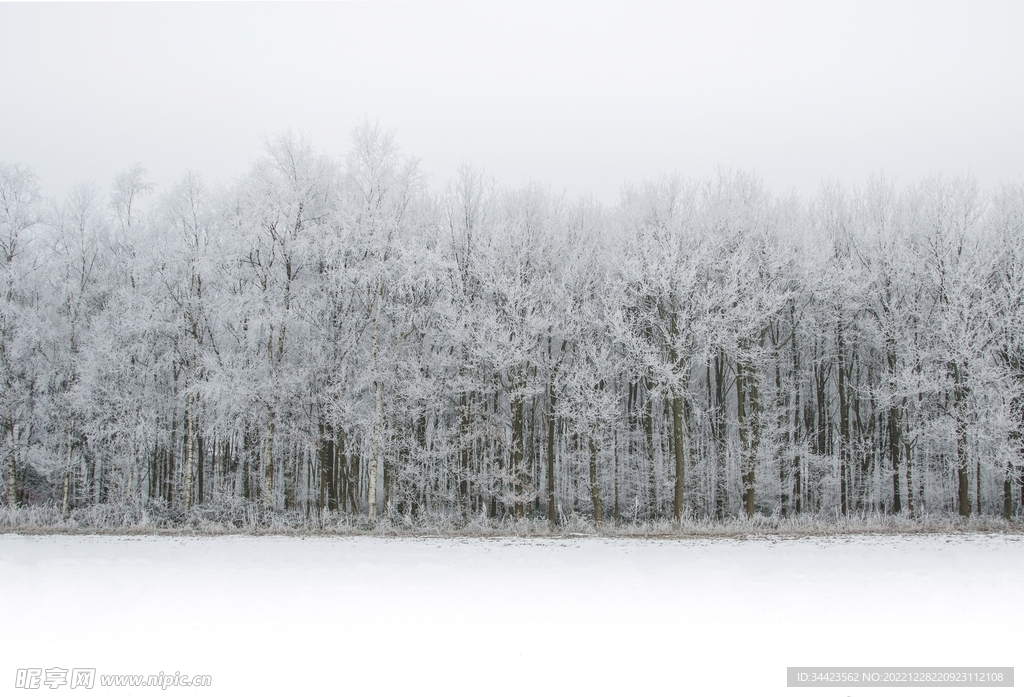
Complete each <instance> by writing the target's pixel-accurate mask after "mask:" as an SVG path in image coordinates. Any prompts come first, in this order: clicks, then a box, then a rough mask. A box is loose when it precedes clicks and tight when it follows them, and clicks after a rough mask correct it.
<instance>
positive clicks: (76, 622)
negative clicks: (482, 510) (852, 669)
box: [0, 535, 1024, 697]
mask: <svg viewBox="0 0 1024 697" xmlns="http://www.w3.org/2000/svg"><path fill="white" fill-rule="evenodd" d="M0 598H2V602H3V609H2V610H0V685H2V684H5V683H6V685H7V687H8V688H11V687H12V686H13V685H14V680H15V671H16V669H17V668H31V667H39V668H50V667H54V666H59V667H64V668H73V667H95V668H96V669H97V671H98V673H99V674H115V673H137V674H143V673H145V674H150V673H157V672H159V671H164V672H165V673H173V672H174V671H181V672H182V673H188V674H209V675H212V676H213V685H212V687H208V688H185V687H176V688H175V687H170V688H168V689H167V690H165V691H159V690H157V689H156V688H152V687H150V688H137V689H134V690H133V689H131V688H127V687H120V688H106V689H104V688H102V687H100V686H99V685H97V687H96V688H95V689H93V690H92V691H91V692H86V691H84V690H76V691H74V692H70V691H69V692H67V694H80V693H84V694H112V695H129V694H156V693H158V692H160V693H162V694H179V695H185V694H206V695H314V694H316V695H347V694H363V695H398V694H436V695H463V694H465V695H517V696H523V695H584V694H585V695H590V696H593V695H623V696H627V695H647V694H662V695H714V694H720V695H772V694H776V695H781V694H795V695H797V696H798V697H811V696H812V695H818V694H820V695H830V696H835V697H839V696H841V695H842V696H845V695H854V694H868V695H873V696H875V697H883V696H884V695H903V696H904V697H906V695H908V694H911V695H925V694H928V695H932V694H951V695H957V696H966V695H970V694H985V695H1000V694H1006V695H1009V694H1020V693H1021V692H1022V689H1021V688H1020V687H1016V688H1013V689H1005V688H1003V689H999V688H989V689H985V688H957V689H952V688H950V689H932V688H905V689H891V688H869V689H854V688H826V689H816V688H811V689H807V688H787V687H786V667H787V666H1015V667H1016V668H1017V669H1018V670H1019V669H1020V668H1022V667H1024V661H1022V660H1021V655H1022V653H1021V649H1022V647H1024V637H1022V634H1021V629H1022V626H1024V625H1022V620H1024V538H1021V537H1008V536H986V535H967V536H948V535H929V536H924V535H921V536H898V537H893V536H889V537H845V538H834V539H825V538H810V539H796V540H748V541H736V540H671V541H670V540H662V541H653V540H607V539H604V540H602V539H559V540H536V539H498V540H494V539H492V540H487V539H409V538H405V539H381V538H306V539H301V538H294V537H209V538H184V537H107V536H66V537H61V536H51V537H33V536H18V535H2V536H0ZM1020 681H1021V679H1020V678H1019V677H1018V680H1017V683H1018V685H1019V684H1020ZM908 689H909V690H910V692H909V693H908V691H907V690H908ZM66 690H69V688H68V687H63V688H59V689H58V690H49V689H47V688H46V687H45V686H44V687H43V688H42V689H41V690H39V691H38V692H36V694H39V693H45V694H61V693H63V691H66ZM33 692H35V691H33ZM3 693H4V694H7V690H4V691H3ZM11 693H13V694H31V692H30V691H28V690H14V689H11Z"/></svg>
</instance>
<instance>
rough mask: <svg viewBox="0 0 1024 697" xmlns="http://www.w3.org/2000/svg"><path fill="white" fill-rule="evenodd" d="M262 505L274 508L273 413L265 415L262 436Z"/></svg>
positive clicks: (271, 411)
mask: <svg viewBox="0 0 1024 697" xmlns="http://www.w3.org/2000/svg"><path fill="white" fill-rule="evenodd" d="M263 505H264V506H266V507H267V508H273V507H274V411H273V410H272V409H271V410H270V411H269V412H268V413H267V430H266V433H264V434H263Z"/></svg>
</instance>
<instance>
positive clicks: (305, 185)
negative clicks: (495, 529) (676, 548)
mask: <svg viewBox="0 0 1024 697" xmlns="http://www.w3.org/2000/svg"><path fill="white" fill-rule="evenodd" d="M0 285H2V287H0V293H2V299H0V372H2V380H3V397H2V403H0V421H2V428H3V434H2V443H0V452H2V457H3V478H2V479H3V497H4V501H5V503H6V505H7V506H9V507H11V508H12V509H13V508H18V507H28V506H50V507H56V508H57V509H59V511H60V512H61V514H62V515H69V514H70V513H71V512H73V511H74V510H75V509H81V508H83V507H90V506H107V507H111V508H114V509H117V510H121V509H123V510H125V511H139V510H143V509H145V510H153V511H170V512H175V511H176V512H178V513H181V514H188V513H190V512H195V511H204V510H207V511H216V510H218V509H223V508H230V507H232V506H237V505H239V504H242V503H244V504H245V505H251V506H256V507H259V508H260V510H266V511H292V512H294V513H295V514H296V515H300V514H301V515H303V516H305V517H318V516H324V515H331V514H335V515H338V516H344V515H348V516H352V517H354V518H358V519H360V520H368V521H370V522H372V521H376V520H377V519H378V518H380V517H382V516H390V517H392V518H393V517H395V516H399V517H402V518H406V519H409V518H412V519H415V518H417V517H420V516H429V515H445V516H449V517H454V518H461V519H469V518H482V517H489V518H496V519H509V518H513V519H514V518H523V517H528V516H529V517H536V518H547V519H549V520H550V521H552V522H553V523H556V524H557V523H559V522H560V521H563V520H564V519H565V517H566V516H570V515H578V516H584V517H591V518H592V519H593V521H594V522H595V523H597V524H601V523H602V522H611V521H616V522H618V521H649V520H671V519H680V518H684V517H685V518H692V519H704V520H714V519H722V518H729V517H738V516H739V517H744V516H745V517H753V516H755V515H766V516H781V517H785V516H792V515H798V514H827V515H830V516H832V515H838V516H846V515H855V514H862V513H880V514H901V515H909V516H918V515H921V514H936V515H938V514H947V515H949V514H952V515H957V514H958V515H961V516H970V515H972V514H993V515H994V514H1001V515H1004V516H1006V517H1012V516H1014V515H1016V514H1017V512H1018V511H1019V510H1020V506H1021V504H1022V497H1024V477H1022V473H1024V443H1022V434H1024V430H1022V429H1024V185H1022V184H1020V183H1016V184H1010V185H1004V186H1002V187H999V188H997V189H995V190H991V191H983V190H981V189H980V188H979V187H978V185H977V184H976V183H975V182H974V181H973V180H972V179H970V178H954V177H935V178H930V179H926V180H922V181H919V182H916V183H912V184H909V185H906V186H897V185H896V184H895V183H894V182H893V181H890V180H887V179H885V178H883V177H880V176H879V177H875V178H872V179H871V180H870V181H868V182H867V183H865V184H863V185H861V186H857V187H853V188H845V187H843V186H842V185H840V184H838V183H834V182H832V183H826V184H824V185H823V186H822V187H821V189H820V191H819V193H818V194H817V195H816V196H815V197H814V198H813V199H812V200H810V201H802V200H801V199H800V198H798V197H797V196H795V195H777V194H774V193H772V192H771V191H770V190H769V189H768V188H767V187H766V186H765V185H764V184H763V183H762V182H761V181H760V180H759V179H758V178H757V177H756V176H753V175H751V174H747V173H743V172H734V171H720V172H718V173H716V174H715V175H713V176H711V177H708V178H706V179H701V180H689V179H685V178H682V177H679V176H665V177H661V178H658V179H653V180H649V181H644V182H641V183H636V184H631V185H626V186H624V187H623V188H622V191H621V195H620V199H619V201H618V203H617V205H616V206H614V207H607V206H602V205H600V204H599V203H597V202H595V201H594V200H592V199H589V198H586V197H580V198H575V199H572V198H570V197H568V196H567V195H564V194H559V193H557V192H553V191H552V190H550V189H549V188H546V187H543V186H540V185H537V184H529V185H524V186H521V187H519V188H504V187H500V186H498V185H497V183H496V182H494V181H493V180H492V179H491V178H489V177H488V176H486V175H485V174H484V173H483V172H481V171H479V170H475V169H473V168H470V167H468V166H464V167H461V168H460V169H459V170H458V173H457V175H456V176H455V177H454V178H453V179H452V180H451V181H449V182H447V183H445V184H443V185H440V186H436V187H433V188H431V186H429V183H428V181H427V179H426V178H425V177H424V176H423V174H422V173H421V172H420V170H419V167H418V164H417V161H416V160H415V159H414V158H411V157H408V156H406V155H405V154H403V153H402V151H401V150H400V149H399V148H398V146H397V145H396V142H395V139H394V136H393V134H392V133H391V132H388V131H385V130H383V129H381V128H380V127H378V126H376V125H373V124H370V123H366V124H363V125H362V126H360V127H358V128H357V129H355V131H354V132H353V136H352V142H351V149H350V152H349V153H348V155H347V157H346V158H345V159H344V160H340V161H339V160H335V159H332V158H330V157H327V156H325V155H323V154H321V153H320V152H318V151H317V150H316V149H315V148H314V147H313V146H312V145H311V144H310V143H309V142H307V141H306V140H304V139H302V138H296V137H293V136H292V135H290V134H288V135H284V136H281V137H279V138H277V139H273V140H268V141H267V143H266V144H265V148H264V152H263V154H262V156H261V157H260V158H259V159H258V160H256V161H255V162H254V163H253V165H252V167H251V169H250V170H249V171H248V172H247V173H246V174H245V175H244V176H241V177H239V178H238V179H236V180H234V181H232V182H230V183H225V184H220V185H215V186H211V185H207V184H206V183H204V181H203V179H202V177H201V176H199V175H198V174H195V173H189V174H187V175H185V176H184V177H183V178H182V179H181V180H180V181H178V182H177V183H175V184H174V185H173V186H171V187H168V190H166V191H165V192H163V193H157V192H156V191H155V190H154V187H153V185H152V184H150V183H148V182H147V180H146V172H145V170H144V169H143V168H142V167H141V166H135V167H133V168H131V169H129V170H127V171H126V172H124V173H122V174H121V175H119V176H118V177H117V178H116V179H115V181H114V182H113V184H112V186H111V187H110V189H109V191H105V192H104V191H101V190H99V189H98V188H97V187H95V186H93V185H88V184H87V185H82V186H79V187H77V188H76V189H74V190H73V191H72V192H71V193H70V194H68V195H67V196H66V197H65V198H64V199H63V200H62V201H52V200H46V199H44V198H43V197H42V196H41V195H40V189H39V183H38V180H37V178H36V176H35V175H34V174H33V173H32V171H31V170H30V169H29V168H27V167H26V166H23V165H9V164H6V165H0Z"/></svg>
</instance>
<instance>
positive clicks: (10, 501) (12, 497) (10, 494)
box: [4, 419, 18, 510]
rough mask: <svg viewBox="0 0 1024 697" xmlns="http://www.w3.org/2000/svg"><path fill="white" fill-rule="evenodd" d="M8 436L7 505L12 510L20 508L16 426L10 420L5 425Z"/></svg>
mask: <svg viewBox="0 0 1024 697" xmlns="http://www.w3.org/2000/svg"><path fill="white" fill-rule="evenodd" d="M4 431H6V435H7V505H8V506H10V508H11V510H14V509H15V508H17V507H18V459H17V457H16V456H15V438H14V424H13V423H12V421H11V420H10V419H7V421H6V422H5V423H4Z"/></svg>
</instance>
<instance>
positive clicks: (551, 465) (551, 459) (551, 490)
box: [545, 382, 558, 525]
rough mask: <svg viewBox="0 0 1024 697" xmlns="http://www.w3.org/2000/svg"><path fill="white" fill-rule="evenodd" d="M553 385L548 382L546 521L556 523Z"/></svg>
mask: <svg viewBox="0 0 1024 697" xmlns="http://www.w3.org/2000/svg"><path fill="white" fill-rule="evenodd" d="M555 399H556V397H555V385H554V383H552V382H549V383H548V408H547V413H546V415H545V416H546V418H547V431H548V433H547V457H546V460H547V463H546V464H547V487H548V522H549V523H551V524H552V525H558V512H557V509H556V507H555V418H556V417H555Z"/></svg>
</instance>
